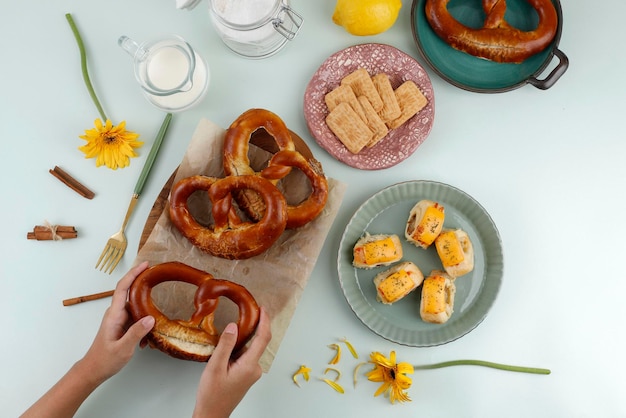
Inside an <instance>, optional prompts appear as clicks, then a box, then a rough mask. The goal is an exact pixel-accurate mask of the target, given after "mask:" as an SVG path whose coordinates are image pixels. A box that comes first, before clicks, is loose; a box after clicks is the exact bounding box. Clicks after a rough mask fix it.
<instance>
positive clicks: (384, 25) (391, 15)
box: [333, 0, 402, 36]
mask: <svg viewBox="0 0 626 418" xmlns="http://www.w3.org/2000/svg"><path fill="white" fill-rule="evenodd" d="M401 7H402V1H401V0H337V5H336V6H335V11H334V13H333V22H335V23H336V24H337V25H339V26H343V27H344V29H345V30H346V31H348V32H349V33H351V34H352V35H358V36H367V35H377V34H379V33H382V32H384V31H386V30H387V29H389V28H390V27H392V26H393V24H394V23H395V22H396V19H397V18H398V13H399V12H400V8H401Z"/></svg>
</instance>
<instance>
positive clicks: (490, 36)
mask: <svg viewBox="0 0 626 418" xmlns="http://www.w3.org/2000/svg"><path fill="white" fill-rule="evenodd" d="M449 1H450V0H426V6H425V11H426V19H427V20H428V22H429V23H430V26H431V27H432V29H433V30H434V31H435V33H436V34H437V35H438V36H439V37H440V38H442V39H443V40H444V41H445V42H446V43H448V44H449V45H450V46H452V47H453V48H456V49H458V50H460V51H463V52H466V53H468V54H471V55H474V56H477V57H480V58H485V59H488V60H492V61H496V62H515V63H519V62H522V61H524V60H525V59H527V58H528V57H530V56H532V55H535V54H537V53H539V52H541V51H543V50H544V49H545V48H546V47H547V46H548V45H550V43H551V42H552V40H553V39H554V36H555V35H556V31H557V26H558V16H557V12H556V9H555V8H554V5H553V4H552V1H551V0H527V1H528V3H529V4H530V5H531V6H532V7H533V9H535V10H536V12H537V14H538V16H539V23H538V25H537V28H535V29H534V30H532V31H523V30H520V29H517V28H514V27H513V26H511V25H509V24H508V23H507V21H506V20H505V19H504V13H505V11H506V2H505V0H483V10H484V12H485V15H486V18H485V21H484V23H483V27H482V28H478V29H474V28H470V27H467V26H465V25H463V24H462V23H460V22H459V21H457V20H456V19H455V18H454V17H453V16H452V15H451V14H450V12H449V11H448V7H447V6H448V2H449Z"/></svg>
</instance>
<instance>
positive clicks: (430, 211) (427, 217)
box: [413, 203, 444, 245]
mask: <svg viewBox="0 0 626 418" xmlns="http://www.w3.org/2000/svg"><path fill="white" fill-rule="evenodd" d="M443 219H444V214H443V207H441V206H439V205H438V204H436V203H435V205H433V206H429V207H428V208H427V209H426V212H425V213H424V216H423V217H422V219H421V220H420V222H419V225H418V226H417V228H415V232H414V233H413V238H414V239H415V240H417V241H419V242H421V243H423V244H425V245H430V244H432V243H433V241H434V240H435V238H437V236H438V235H439V232H441V228H443Z"/></svg>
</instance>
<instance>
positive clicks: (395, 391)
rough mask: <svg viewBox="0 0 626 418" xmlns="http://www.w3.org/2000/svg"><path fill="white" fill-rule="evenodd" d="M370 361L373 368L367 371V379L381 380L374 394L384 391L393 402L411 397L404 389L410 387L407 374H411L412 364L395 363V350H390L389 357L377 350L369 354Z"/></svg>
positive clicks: (409, 379) (408, 399)
mask: <svg viewBox="0 0 626 418" xmlns="http://www.w3.org/2000/svg"><path fill="white" fill-rule="evenodd" d="M370 363H372V364H373V365H374V369H372V370H371V371H370V372H368V373H367V378H368V380H370V381H372V382H383V384H382V385H381V386H380V387H379V388H378V390H377V391H376V393H374V396H378V395H380V394H381V393H384V394H385V396H387V397H388V398H389V401H390V402H391V403H392V404H393V403H395V401H399V402H408V401H410V400H411V399H410V398H409V395H408V394H407V393H406V390H407V389H409V388H410V387H411V383H413V382H412V381H411V378H410V377H408V376H407V374H413V372H414V369H413V366H412V365H411V364H409V363H396V352H395V351H392V352H391V353H390V354H389V358H387V357H385V356H384V355H382V354H381V353H379V352H377V351H376V352H373V353H372V354H371V355H370Z"/></svg>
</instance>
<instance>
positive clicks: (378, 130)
mask: <svg viewBox="0 0 626 418" xmlns="http://www.w3.org/2000/svg"><path fill="white" fill-rule="evenodd" d="M357 99H358V101H359V103H360V104H361V107H363V111H364V112H365V116H366V117H367V126H368V127H369V128H370V130H371V131H372V132H374V136H373V137H372V139H371V140H370V142H368V143H367V144H366V146H367V147H373V146H374V145H376V143H377V142H378V141H380V140H381V139H383V138H384V137H385V135H387V132H389V128H387V125H385V122H384V121H383V120H382V119H381V117H380V116H378V113H377V112H376V111H375V110H374V108H373V107H372V105H371V103H370V101H369V100H367V98H366V97H365V96H359V97H357Z"/></svg>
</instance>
